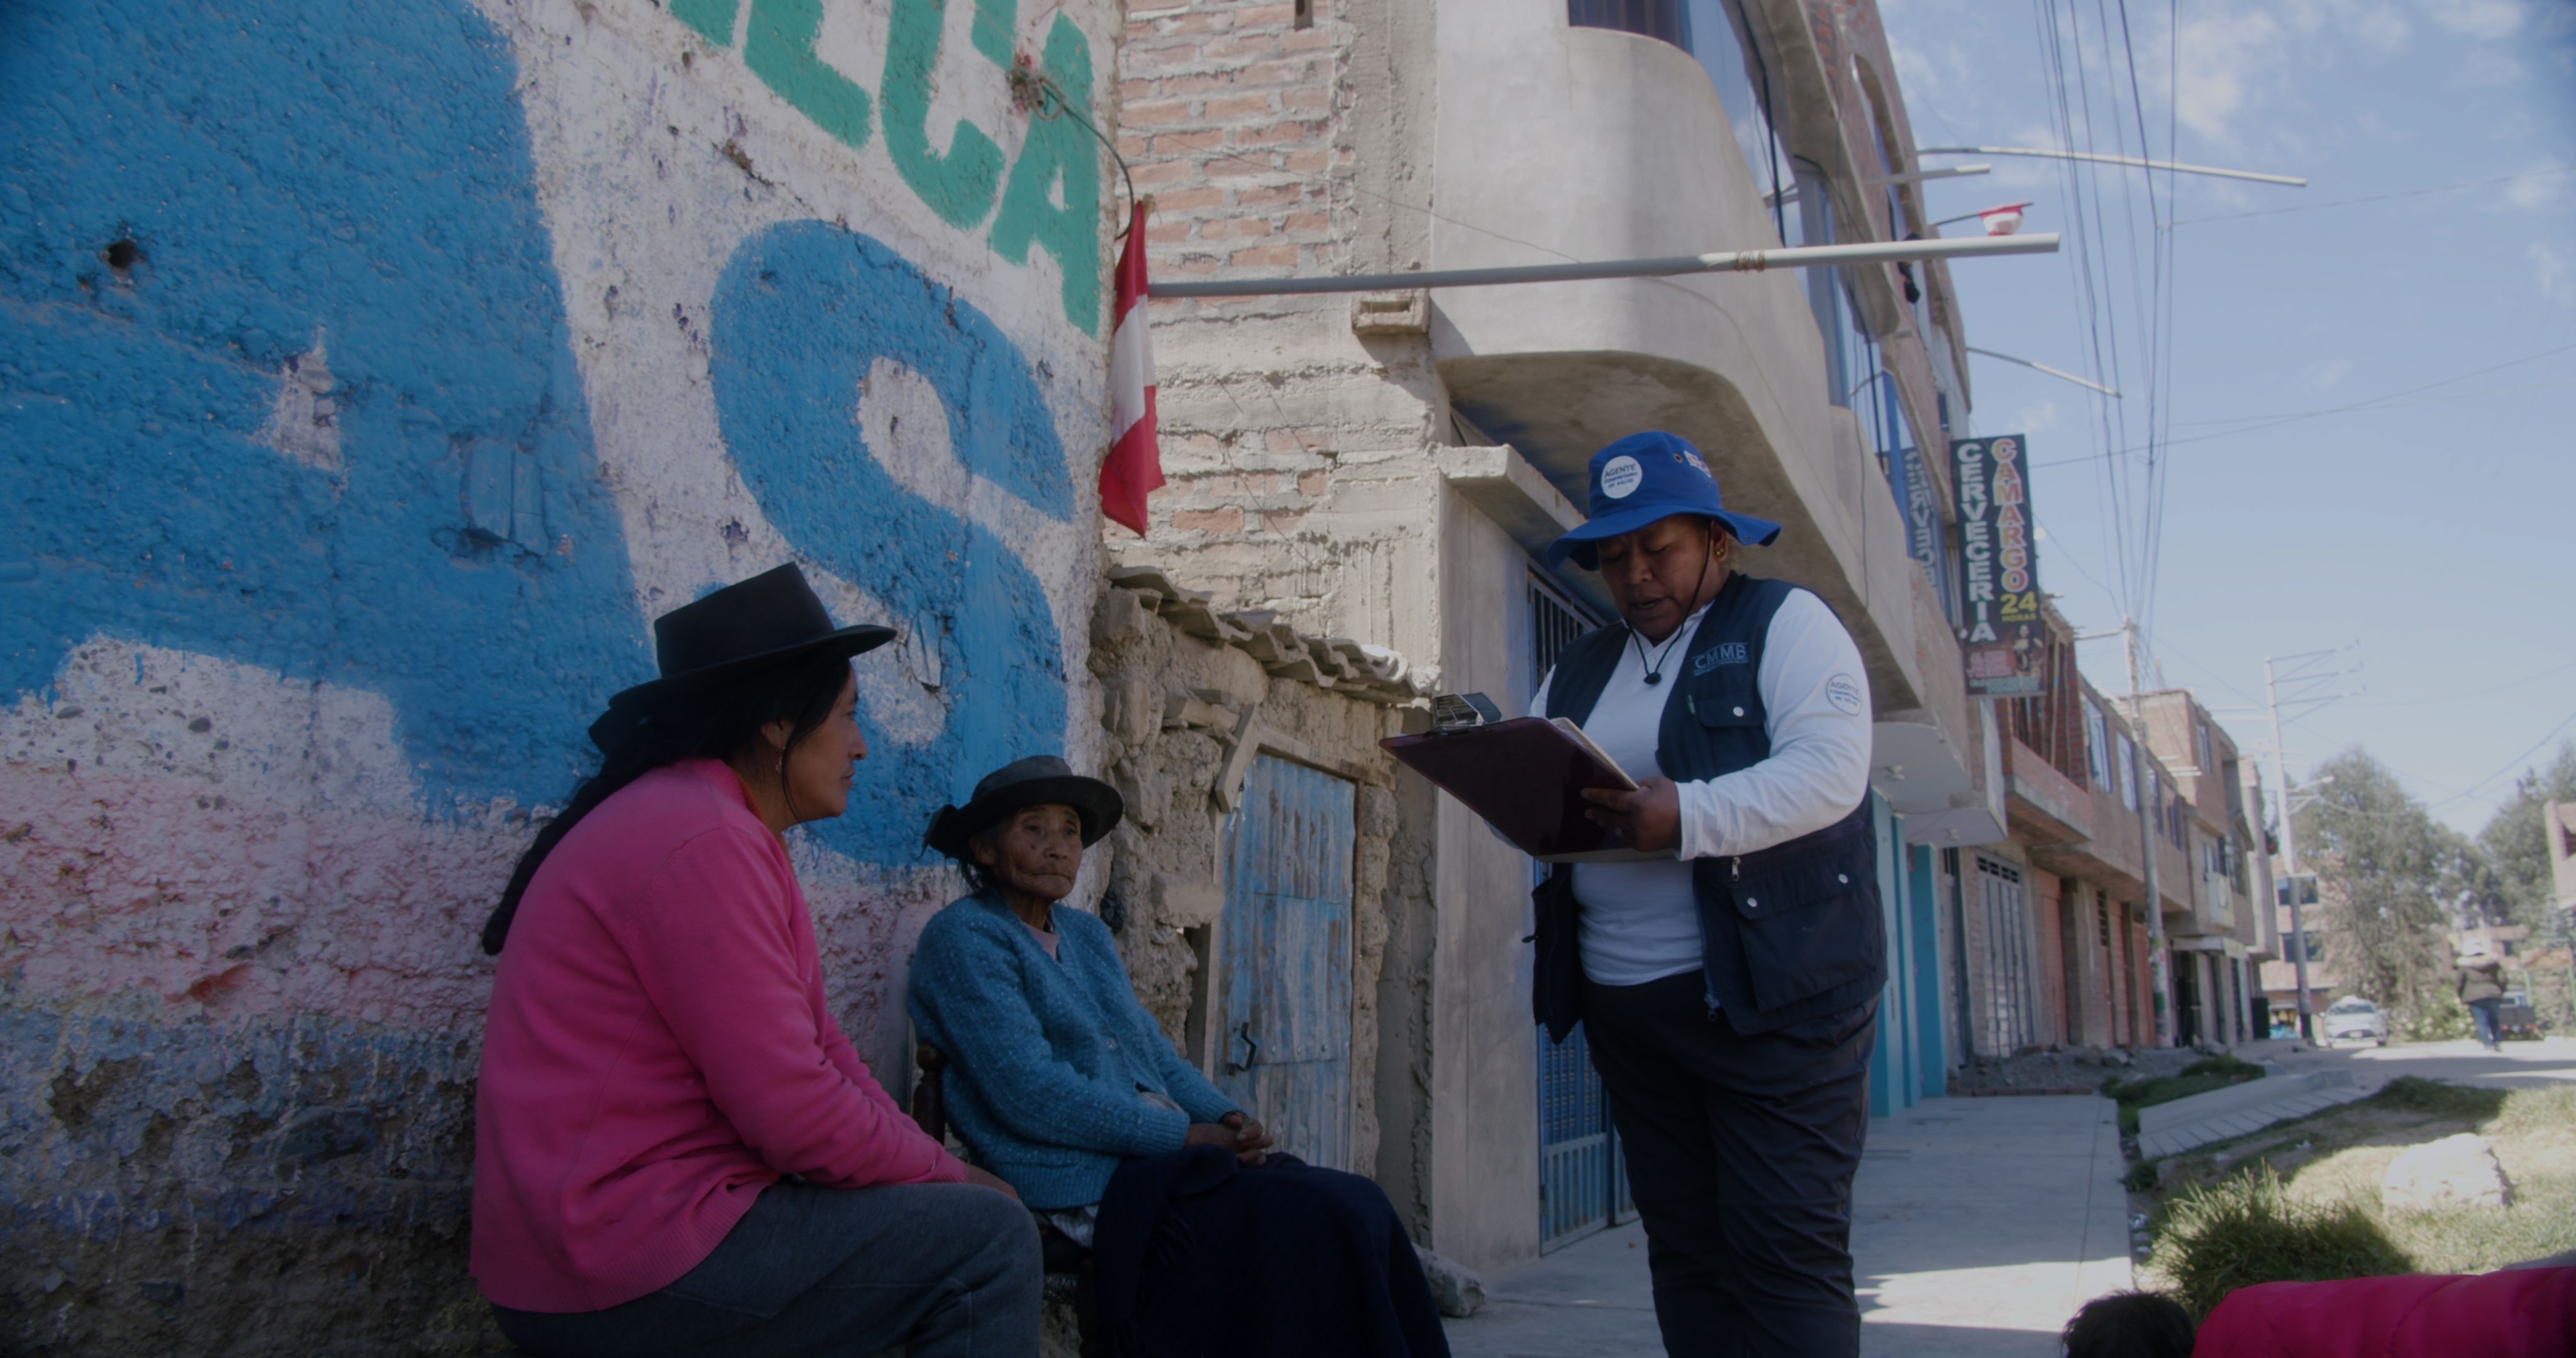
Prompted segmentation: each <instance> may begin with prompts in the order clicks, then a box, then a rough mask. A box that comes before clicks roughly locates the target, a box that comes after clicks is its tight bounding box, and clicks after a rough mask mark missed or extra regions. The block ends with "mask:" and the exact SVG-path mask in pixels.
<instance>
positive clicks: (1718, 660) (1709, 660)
mask: <svg viewBox="0 0 2576 1358" xmlns="http://www.w3.org/2000/svg"><path fill="white" fill-rule="evenodd" d="M1750 650H1751V648H1750V647H1748V646H1747V645H1746V644H1745V643H1743V642H1741V641H1721V642H1719V643H1717V644H1716V645H1714V646H1711V647H1709V648H1708V649H1707V650H1705V651H1702V652H1700V653H1699V654H1698V655H1695V656H1692V657H1691V673H1693V674H1706V673H1708V672H1709V671H1710V670H1713V669H1716V668H1717V667H1718V666H1720V665H1741V664H1744V663H1745V662H1746V661H1748V660H1750V659H1751V658H1752V656H1751V654H1750Z"/></svg>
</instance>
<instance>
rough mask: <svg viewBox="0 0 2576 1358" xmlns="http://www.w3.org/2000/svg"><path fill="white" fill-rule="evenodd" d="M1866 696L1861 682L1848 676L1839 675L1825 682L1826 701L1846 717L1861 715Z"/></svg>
mask: <svg viewBox="0 0 2576 1358" xmlns="http://www.w3.org/2000/svg"><path fill="white" fill-rule="evenodd" d="M1864 696H1865V695H1864V694H1863V693H1862V690H1861V686H1860V681H1859V680H1857V679H1854V678H1853V677H1851V676H1850V675H1848V674H1837V675H1835V676H1834V677H1833V678H1831V679H1828V680H1826V681H1825V701H1826V702H1829V703H1832V704H1833V705H1834V706H1835V707H1836V708H1837V709H1839V710H1840V711H1841V712H1842V713H1843V715H1845V716H1851V717H1857V716H1859V715H1860V708H1861V702H1862V700H1863V698H1864Z"/></svg>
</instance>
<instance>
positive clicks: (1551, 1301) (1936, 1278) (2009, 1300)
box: [1449, 1097, 2130, 1358]
mask: <svg viewBox="0 0 2576 1358" xmlns="http://www.w3.org/2000/svg"><path fill="white" fill-rule="evenodd" d="M2122 1169H2123V1165H2122V1163H2121V1160H2120V1137H2119V1127H2118V1124H2117V1122H2116V1121H2115V1120H2114V1116H2113V1105H2112V1103H2111V1102H2110V1101H2109V1100H2107V1099H2101V1098H2093V1097H2061V1098H1987V1099H1933V1100H1930V1101H1928V1102H1926V1103H1924V1104H1922V1105H1920V1106H1918V1107H1916V1108H1914V1109H1912V1110H1910V1111H1908V1112H1906V1113H1904V1114H1902V1115H1900V1116H1897V1117H1893V1118H1874V1119H1872V1120H1871V1122H1870V1126H1869V1151H1868V1154H1867V1155H1866V1156H1865V1157H1864V1158H1863V1160H1862V1162H1861V1171H1860V1178H1859V1181H1858V1182H1857V1184H1856V1185H1855V1186H1854V1189H1853V1218H1854V1221H1853V1229H1852V1249H1853V1254H1854V1258H1855V1270H1856V1279H1857V1282H1858V1284H1859V1288H1860V1294H1861V1312H1862V1320H1863V1322H1864V1323H1863V1328H1862V1331H1861V1336H1862V1338H1861V1351H1862V1353H1864V1354H1865V1355H1869V1358H1948V1356H1949V1355H1977V1356H1978V1358H1985V1356H1986V1355H1996V1356H1997V1358H2055V1355H2056V1353H2057V1332H2058V1330H2059V1329H2060V1328H2061V1327H2063V1326H2064V1325H2065V1324H2066V1319H2067V1317H2069V1316H2071V1315H2073V1314H2074V1313H2075V1309H2076V1308H2077V1307H2078V1306H2081V1305H2083V1304H2084V1302H2085V1301H2086V1300H2087V1299H2089V1298H2092V1297H2094V1296H2098V1295H2100V1294H2101V1293H2104V1292H2108V1291H2112V1290H2114V1289H2116V1288H2122V1287H2127V1286H2129V1285H2130V1269H2129V1255H2128V1242H2129V1229H2128V1196H2127V1194H2126V1193H2125V1192H2123V1191H2122V1189H2121V1187H2120V1174H2121V1171H2122ZM1485 1294H1486V1296H1487V1298H1488V1299H1489V1300H1488V1302H1487V1305H1486V1307H1485V1309H1484V1310H1483V1311H1482V1312H1480V1313H1479V1314H1477V1315H1475V1316H1473V1317H1471V1318H1469V1319H1466V1320H1453V1321H1451V1322H1449V1343H1450V1347H1451V1349H1452V1351H1453V1352H1455V1353H1456V1354H1457V1355H1458V1358H1592V1355H1615V1354H1657V1353H1661V1352H1662V1351H1663V1347H1662V1343H1661V1341H1660V1340H1659V1339H1658V1337H1657V1335H1656V1331H1655V1315H1654V1303H1653V1299H1652V1295H1651V1292H1650V1289H1649V1287H1648V1284H1647V1279H1646V1251H1645V1235H1644V1232H1643V1230H1642V1229H1641V1228H1639V1227H1637V1226H1635V1225H1629V1226H1623V1227H1619V1228H1617V1229H1614V1230H1610V1231H1605V1232H1603V1233H1601V1234H1599V1235H1596V1236H1593V1237H1592V1238H1590V1239H1588V1240H1584V1241H1582V1242H1579V1243H1577V1244H1574V1245H1569V1246H1567V1247H1566V1248H1564V1249H1561V1250H1558V1251H1557V1252H1555V1253H1553V1254H1550V1255H1548V1256H1546V1257H1545V1258H1542V1259H1541V1260H1539V1261H1538V1262H1537V1263H1534V1264H1529V1265H1526V1266H1524V1267H1521V1268H1518V1269H1513V1270H1510V1271H1508V1272H1504V1273H1500V1274H1497V1275H1495V1276H1492V1277H1489V1278H1487V1279H1486V1280H1485Z"/></svg>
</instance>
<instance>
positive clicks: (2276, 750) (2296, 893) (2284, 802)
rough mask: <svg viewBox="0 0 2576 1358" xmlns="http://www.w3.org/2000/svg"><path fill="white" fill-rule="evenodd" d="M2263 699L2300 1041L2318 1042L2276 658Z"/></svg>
mask: <svg viewBox="0 0 2576 1358" xmlns="http://www.w3.org/2000/svg"><path fill="white" fill-rule="evenodd" d="M2263 702H2264V705H2265V706H2267V707H2269V708H2271V709H2272V789H2273V795H2275V796H2277V797H2279V798H2280V804H2281V861H2282V863H2283V864H2284V865H2286V866H2287V867H2288V868H2289V871H2288V872H2286V873H2284V874H2283V875H2282V880H2283V881H2285V882H2287V883H2288V884H2289V888H2290V939H2291V943H2290V958H2291V960H2292V961H2293V962H2295V963H2296V964H2297V965H2298V972H2299V1040H2300V1041H2303V1042H2306V1043H2308V1044H2309V1045H2311V1046H2314V1045H2315V1044H2316V1040H2317V1034H2316V1016H2315V1015H2314V1014H2312V1013H2310V1012H2309V1004H2308V926H2307V917H2306V916H2305V915H2303V914H2301V913H2300V911H2299V897H2300V895H2301V894H2302V893H2301V892H2300V890H2299V832H2298V828H2297V827H2296V826H2294V825H2292V824H2291V823H2290V767H2289V755H2288V753H2287V751H2288V749H2289V746H2288V745H2286V744H2285V743H2283V741H2282V740H2281V691H2280V688H2279V686H2278V685H2277V684H2276V683H2275V682H2274V681H2273V678H2272V658H2271V657H2270V656H2265V657H2263Z"/></svg>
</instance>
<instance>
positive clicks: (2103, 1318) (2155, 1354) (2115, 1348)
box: [2057, 1292, 2192, 1358]
mask: <svg viewBox="0 0 2576 1358" xmlns="http://www.w3.org/2000/svg"><path fill="white" fill-rule="evenodd" d="M2057 1340H2058V1343H2059V1344H2060V1345H2062V1346H2063V1347H2064V1348H2065V1351H2066V1358H2191V1345H2192V1325H2191V1312H2189V1311H2186V1310H2184V1309H2183V1305H2182V1303H2181V1302H2178V1301H2175V1300H2174V1299H2173V1298H2171V1297H2168V1296H2166V1295H2165V1294H2164V1293H2162V1292H2111V1293H2106V1294H2104V1295H2102V1296H2099V1297H2095V1298H2094V1299H2093V1300H2091V1301H2088V1302H2086V1303H2084V1309H2082V1310H2080V1311H2077V1312H2076V1313H2075V1318H2074V1319H2072V1320H2069V1321H2067V1322H2066V1329H2065V1330H2064V1331H2063V1332H2061V1333H2060V1334H2059V1335H2058V1337H2057Z"/></svg>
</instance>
